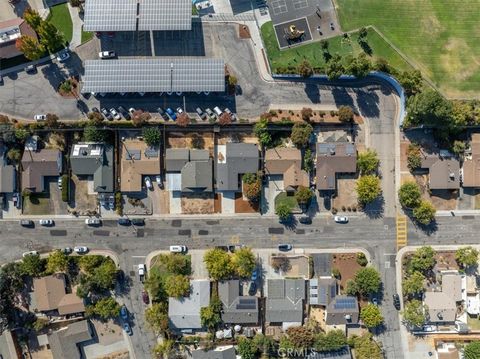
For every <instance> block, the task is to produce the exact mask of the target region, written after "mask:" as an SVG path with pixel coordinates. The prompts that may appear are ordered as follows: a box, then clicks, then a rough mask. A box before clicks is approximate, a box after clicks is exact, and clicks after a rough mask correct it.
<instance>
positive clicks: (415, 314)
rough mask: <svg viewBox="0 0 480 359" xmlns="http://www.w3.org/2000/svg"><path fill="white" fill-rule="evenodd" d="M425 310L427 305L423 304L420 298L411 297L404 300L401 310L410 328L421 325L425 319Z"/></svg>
mask: <svg viewBox="0 0 480 359" xmlns="http://www.w3.org/2000/svg"><path fill="white" fill-rule="evenodd" d="M427 310H428V308H427V306H426V305H423V303H422V302H421V301H420V300H417V299H412V300H410V301H408V302H406V303H405V307H404V311H403V312H402V314H403V320H404V321H405V324H406V325H407V326H409V327H411V328H419V327H422V326H423V325H424V324H425V322H426V321H427V318H426V313H427Z"/></svg>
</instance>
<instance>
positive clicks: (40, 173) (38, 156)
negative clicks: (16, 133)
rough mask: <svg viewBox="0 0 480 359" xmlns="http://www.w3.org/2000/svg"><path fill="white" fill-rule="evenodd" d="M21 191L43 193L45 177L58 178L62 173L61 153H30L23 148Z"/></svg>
mask: <svg viewBox="0 0 480 359" xmlns="http://www.w3.org/2000/svg"><path fill="white" fill-rule="evenodd" d="M21 163H22V168H23V172H22V190H24V189H28V190H30V191H32V192H43V191H45V190H46V188H45V183H44V182H45V181H44V180H45V177H53V176H55V177H58V176H59V175H60V174H61V173H62V153H61V152H60V151H59V150H54V149H41V150H36V151H31V150H30V149H28V148H27V147H25V151H24V152H23V157H22V162H21Z"/></svg>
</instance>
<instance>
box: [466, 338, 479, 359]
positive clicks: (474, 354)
mask: <svg viewBox="0 0 480 359" xmlns="http://www.w3.org/2000/svg"><path fill="white" fill-rule="evenodd" d="M463 355H464V356H465V359H478V358H480V341H478V340H474V341H472V342H470V343H468V344H467V345H465V348H464V349H463Z"/></svg>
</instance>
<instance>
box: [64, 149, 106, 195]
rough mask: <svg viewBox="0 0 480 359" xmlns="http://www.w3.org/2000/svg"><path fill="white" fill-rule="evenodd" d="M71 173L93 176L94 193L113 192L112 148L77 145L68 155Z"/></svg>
mask: <svg viewBox="0 0 480 359" xmlns="http://www.w3.org/2000/svg"><path fill="white" fill-rule="evenodd" d="M70 165H71V168H72V172H73V173H74V174H76V175H78V176H93V187H94V190H95V191H96V192H100V193H102V192H103V193H110V192H113V147H112V146H110V145H105V144H103V143H78V144H76V145H74V146H73V147H72V152H71V153H70Z"/></svg>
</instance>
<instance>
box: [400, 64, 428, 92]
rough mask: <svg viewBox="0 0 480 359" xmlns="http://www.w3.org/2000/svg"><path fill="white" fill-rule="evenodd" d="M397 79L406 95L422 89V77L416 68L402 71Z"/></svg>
mask: <svg viewBox="0 0 480 359" xmlns="http://www.w3.org/2000/svg"><path fill="white" fill-rule="evenodd" d="M398 81H399V82H400V85H402V87H403V90H404V91H405V93H406V95H407V96H413V95H416V94H417V93H419V92H421V91H422V87H423V79H422V74H421V73H420V71H418V70H412V71H403V72H402V73H401V74H400V76H398Z"/></svg>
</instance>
